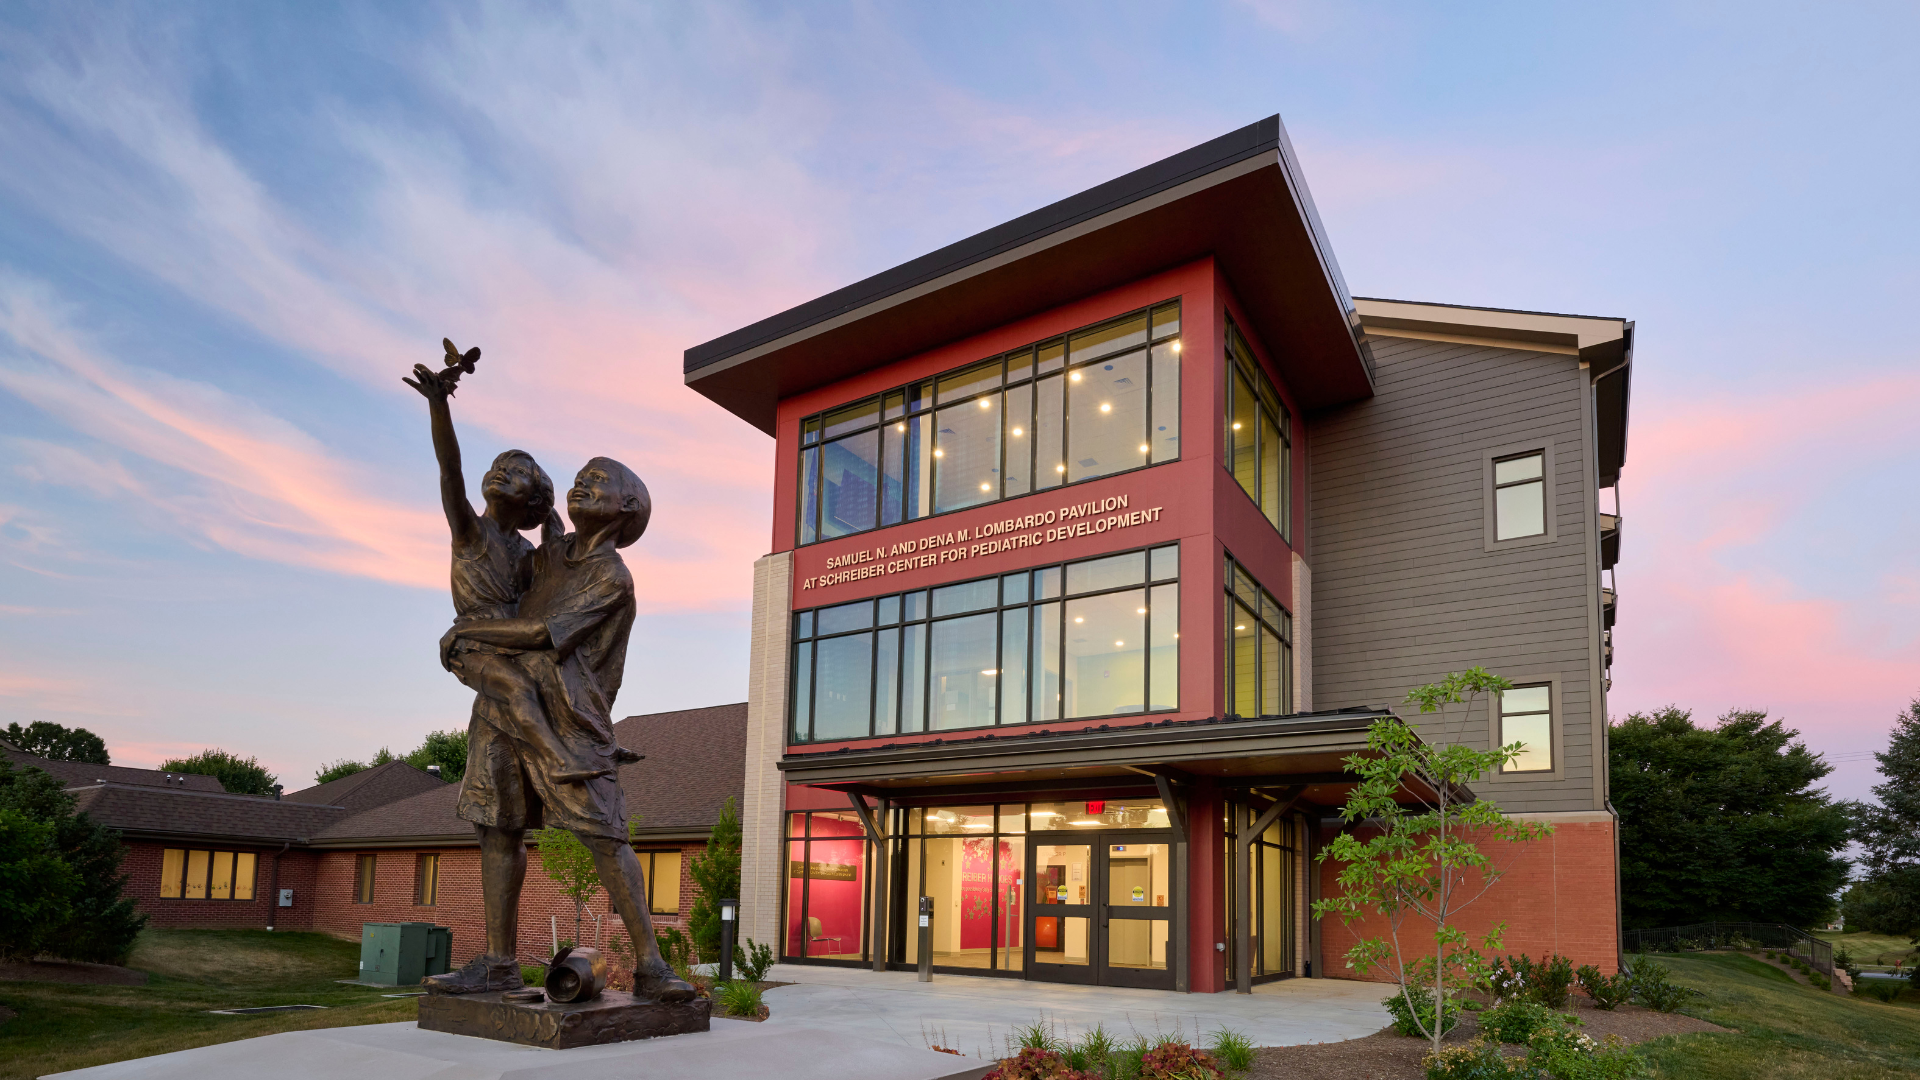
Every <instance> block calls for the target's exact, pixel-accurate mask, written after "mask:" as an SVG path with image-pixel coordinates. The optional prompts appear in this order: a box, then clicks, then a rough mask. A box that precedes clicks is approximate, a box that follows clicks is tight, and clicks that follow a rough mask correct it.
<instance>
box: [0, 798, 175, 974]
mask: <svg viewBox="0 0 1920 1080" xmlns="http://www.w3.org/2000/svg"><path fill="white" fill-rule="evenodd" d="M123 853H124V851H123V849H122V847H121V846H120V834H119V833H116V832H114V831H113V830H112V829H109V828H107V827H105V826H104V825H101V824H99V823H98V822H96V821H94V820H93V819H92V818H90V817H88V816H87V815H86V814H82V813H77V812H76V811H75V810H74V799H73V796H72V795H69V794H67V792H66V791H65V790H64V789H63V787H62V785H61V783H60V781H58V780H56V779H54V778H53V777H51V776H48V775H47V774H46V773H44V772H42V771H40V770H39V769H32V768H28V769H15V768H14V767H13V765H12V763H10V762H7V761H0V952H6V953H10V954H11V955H16V956H19V955H29V956H30V955H33V954H35V953H48V954H51V955H54V956H61V957H65V958H67V959H69V960H84V961H88V962H91V963H104V964H118V963H121V962H123V961H125V960H126V958H127V954H128V953H130V952H132V951H133V941H134V938H135V937H136V936H138V935H139V933H140V928H141V927H143V926H145V925H146V922H147V917H146V916H145V915H142V914H140V910H139V908H138V907H136V906H135V904H134V901H133V899H132V898H131V897H128V896H124V895H122V893H123V890H124V889H125V887H126V883H127V879H126V878H125V877H124V876H123V875H122V874H121V873H120V859H121V857H122V855H123ZM49 860H52V861H49ZM56 864H57V865H56Z"/></svg>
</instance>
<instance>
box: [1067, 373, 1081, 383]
mask: <svg viewBox="0 0 1920 1080" xmlns="http://www.w3.org/2000/svg"><path fill="white" fill-rule="evenodd" d="M1067 378H1069V379H1072V380H1073V381H1074V382H1079V381H1080V373H1079V372H1077V371H1076V372H1074V373H1073V374H1071V375H1069V376H1067Z"/></svg>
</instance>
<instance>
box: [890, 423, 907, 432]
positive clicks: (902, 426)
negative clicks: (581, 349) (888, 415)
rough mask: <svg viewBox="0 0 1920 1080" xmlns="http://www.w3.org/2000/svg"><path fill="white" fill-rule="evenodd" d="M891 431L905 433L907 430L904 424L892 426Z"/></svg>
mask: <svg viewBox="0 0 1920 1080" xmlns="http://www.w3.org/2000/svg"><path fill="white" fill-rule="evenodd" d="M893 430H895V431H905V430H907V425H905V424H895V425H893Z"/></svg>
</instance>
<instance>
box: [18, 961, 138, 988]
mask: <svg viewBox="0 0 1920 1080" xmlns="http://www.w3.org/2000/svg"><path fill="white" fill-rule="evenodd" d="M0 982H51V983H75V984H79V985H84V986H145V985H146V984H147V973H146V972H144V971H135V970H133V969H132V968H123V967H115V966H114V965H112V964H82V963H78V962H76V961H69V960H31V961H28V962H26V963H11V964H0Z"/></svg>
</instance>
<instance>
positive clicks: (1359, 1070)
mask: <svg viewBox="0 0 1920 1080" xmlns="http://www.w3.org/2000/svg"><path fill="white" fill-rule="evenodd" d="M1385 993H1386V991H1385V988H1384V987H1383V988H1382V990H1381V996H1383V997H1384V996H1385ZM1561 1011H1562V1012H1570V1013H1572V1014H1573V1015H1575V1016H1577V1017H1579V1018H1580V1021H1581V1023H1582V1024H1583V1025H1584V1026H1583V1027H1581V1028H1580V1031H1581V1032H1582V1033H1583V1034H1586V1035H1591V1036H1593V1037H1594V1038H1595V1039H1597V1040H1599V1041H1601V1042H1605V1041H1606V1039H1607V1036H1609V1035H1618V1036H1620V1038H1621V1039H1623V1040H1625V1041H1626V1042H1629V1043H1640V1042H1646V1041H1647V1040H1648V1039H1657V1038H1659V1037H1660V1036H1662V1035H1682V1034H1687V1033H1689V1032H1696V1031H1725V1030H1727V1029H1726V1028H1723V1027H1721V1026H1719V1025H1718V1024H1709V1023H1707V1022H1706V1021H1705V1020H1700V1019H1696V1018H1694V1017H1691V1016H1683V1015H1681V1014H1679V1013H1661V1012H1654V1011H1653V1010H1652V1009H1647V1008H1643V1007H1641V1006H1639V1005H1622V1006H1620V1007H1619V1008H1618V1009H1615V1010H1613V1011H1612V1012H1608V1011H1606V1010H1604V1009H1596V1008H1594V1007H1593V1002H1592V1001H1591V1000H1589V999H1588V998H1586V997H1585V996H1584V995H1580V994H1577V993H1576V994H1575V995H1573V996H1571V997H1569V998H1568V999H1567V1007H1566V1008H1565V1009H1563V1010H1561ZM1479 1031H1480V1023H1479V1020H1478V1019H1477V1018H1476V1017H1475V1016H1474V1014H1472V1013H1468V1014H1466V1015H1465V1016H1464V1017H1462V1019H1461V1022H1460V1026H1459V1027H1457V1028H1455V1029H1453V1030H1452V1031H1451V1032H1449V1033H1448V1034H1447V1037H1446V1039H1445V1044H1446V1045H1448V1046H1454V1045H1457V1044H1459V1043H1464V1042H1466V1041H1468V1040H1469V1039H1471V1038H1473V1037H1474V1036H1475V1035H1476V1034H1478V1033H1479ZM1429 1048H1430V1047H1429V1044H1428V1043H1427V1041H1426V1040H1425V1039H1409V1038H1407V1037H1406V1036H1404V1035H1399V1034H1396V1033H1395V1032H1394V1030H1393V1029H1392V1028H1384V1029H1382V1030H1380V1031H1378V1032H1376V1033H1374V1034H1372V1035H1368V1036H1366V1037H1365V1038H1360V1039H1348V1040H1347V1041H1345V1042H1336V1043H1309V1044H1307V1045H1305V1046H1268V1047H1262V1048H1261V1049H1259V1050H1256V1051H1254V1062H1253V1068H1252V1070H1250V1071H1249V1072H1248V1074H1247V1076H1248V1080H1298V1078H1299V1077H1301V1076H1311V1077H1313V1078H1314V1080H1423V1078H1424V1077H1425V1076H1426V1072H1425V1070H1423V1069H1422V1068H1421V1067H1420V1059H1421V1058H1423V1057H1426V1056H1427V1051H1428V1049H1429ZM1506 1052H1507V1053H1509V1054H1523V1053H1525V1048H1524V1047H1520V1046H1510V1047H1507V1048H1506Z"/></svg>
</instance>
